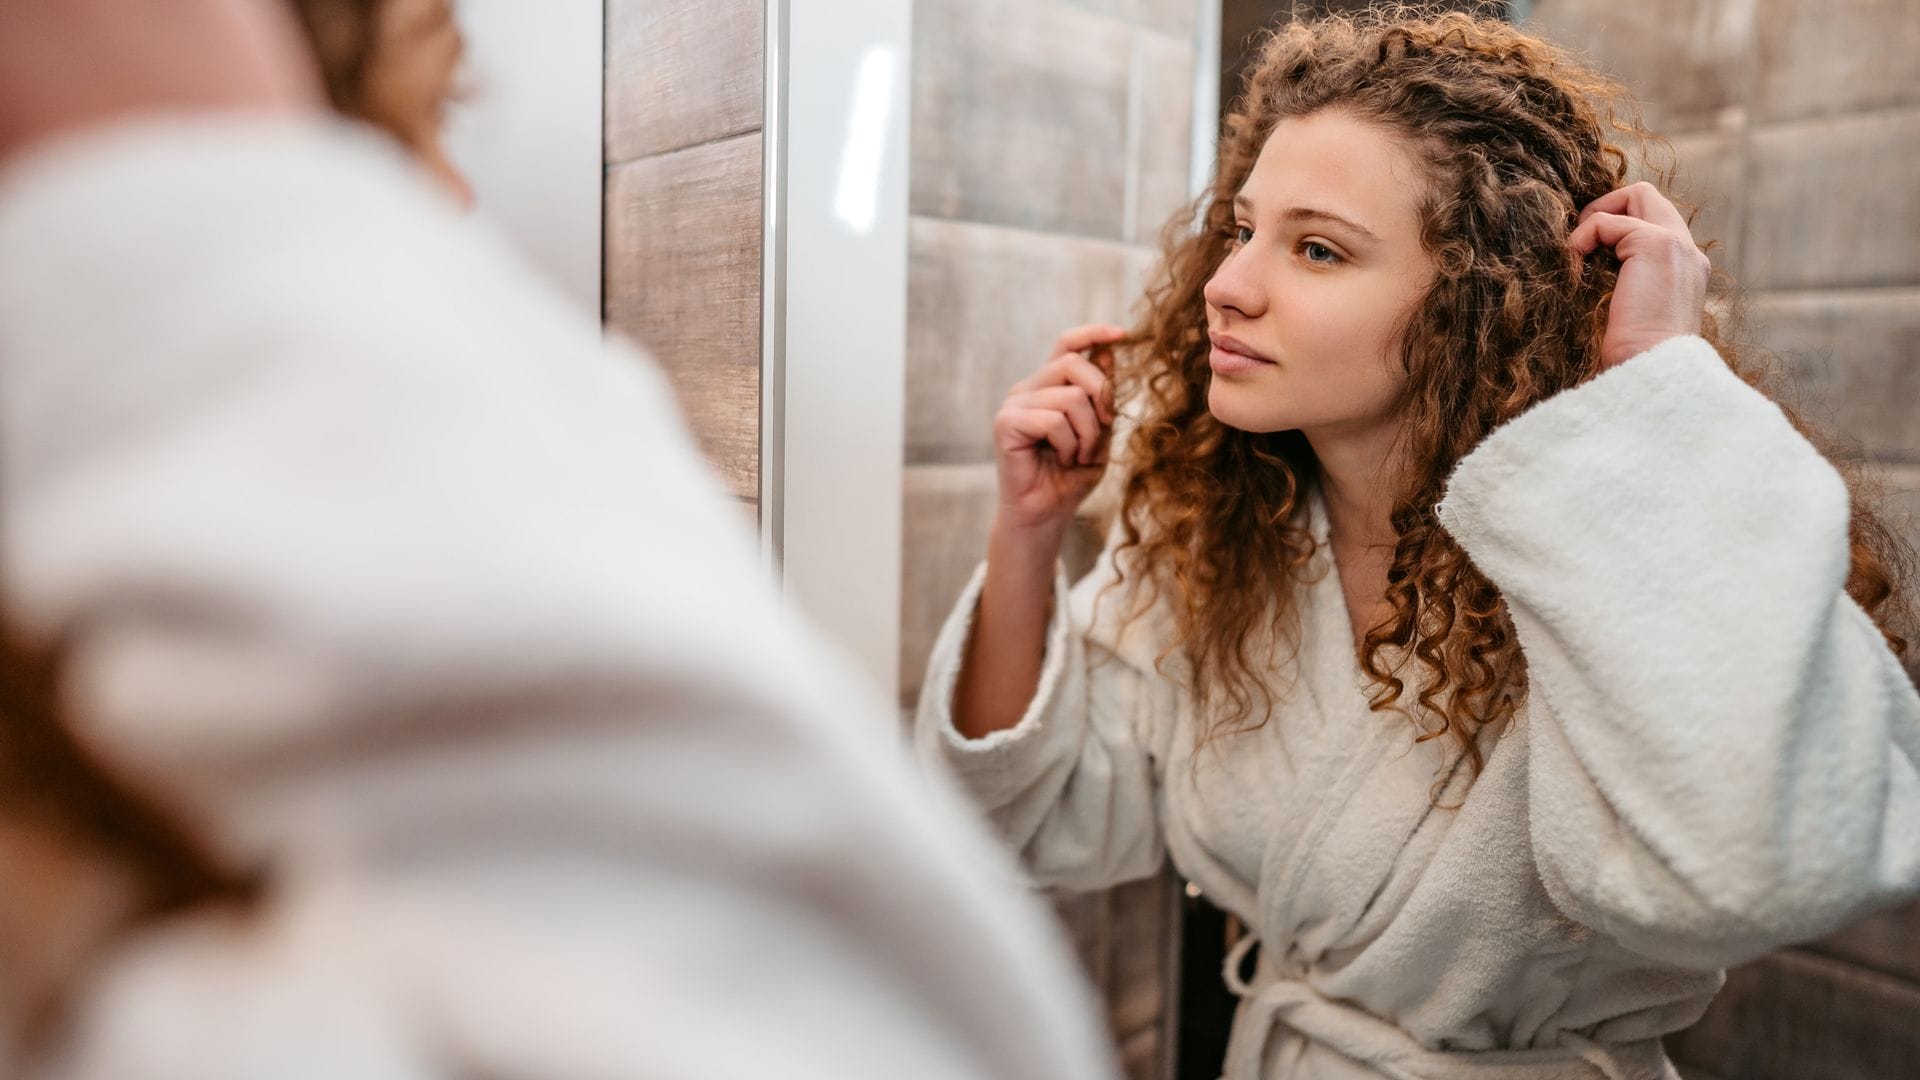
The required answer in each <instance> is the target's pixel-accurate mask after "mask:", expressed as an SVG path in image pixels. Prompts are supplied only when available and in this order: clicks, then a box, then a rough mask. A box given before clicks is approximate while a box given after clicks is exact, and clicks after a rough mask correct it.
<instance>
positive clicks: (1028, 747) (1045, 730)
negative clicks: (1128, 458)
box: [915, 548, 1175, 890]
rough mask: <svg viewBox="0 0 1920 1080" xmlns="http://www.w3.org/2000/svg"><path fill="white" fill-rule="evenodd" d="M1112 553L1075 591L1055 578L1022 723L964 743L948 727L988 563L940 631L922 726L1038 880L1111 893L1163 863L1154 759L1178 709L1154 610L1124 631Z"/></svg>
mask: <svg viewBox="0 0 1920 1080" xmlns="http://www.w3.org/2000/svg"><path fill="white" fill-rule="evenodd" d="M1113 565H1114V564H1113V558H1112V550H1111V548H1109V550H1108V552H1107V553H1104V554H1102V556H1101V557H1100V560H1099V562H1098V563H1097V564H1096V566H1095V568H1094V570H1093V571H1092V572H1091V573H1089V574H1088V575H1087V576H1086V577H1084V578H1082V579H1081V580H1080V582H1079V583H1078V584H1077V585H1075V586H1073V587H1072V588H1069V587H1068V584H1067V579H1066V575H1065V573H1064V571H1057V572H1056V575H1055V582H1054V587H1053V607H1052V615H1051V617H1050V619H1049V623H1048V628H1047V645H1046V648H1047V654H1046V659H1045V661H1044V664H1043V666H1042V668H1041V673H1040V685H1039V688H1038V690H1037V691H1036V693H1035V694H1034V698H1033V702H1032V703H1031V704H1030V705H1029V706H1028V707H1027V711H1026V714H1025V715H1024V716H1022V717H1021V719H1020V722H1019V723H1018V724H1016V725H1014V726H1013V727H1011V728H1007V729H1004V730H1001V731H996V732H993V733H992V734H989V735H987V736H986V737H984V738H980V739H968V738H966V737H965V736H963V735H961V734H960V733H959V731H958V730H956V729H955V727H954V725H953V693H954V687H955V685H956V683H957V682H958V679H959V674H960V667H961V661H962V658H963V656H964V654H965V651H966V645H967V639H968V635H969V634H970V633H971V631H972V628H973V616H974V611H975V610H976V608H977V607H978V606H979V602H980V592H981V588H982V587H983V585H984V584H985V581H986V566H985V565H984V564H982V565H981V566H980V567H979V568H978V569H977V570H976V571H975V572H974V575H973V579H972V580H971V581H970V582H968V584H967V587H966V589H965V591H963V592H962V593H961V595H960V600H959V602H958V603H956V604H955V605H954V609H953V613H952V614H951V615H950V616H949V617H948V619H947V622H946V624H945V625H944V626H943V627H942V628H941V631H940V635H939V637H938V639H937V641H936V644H935V645H934V650H933V656H932V658H931V660H930V662H929V664H928V670H927V678H926V682H925V684H924V686H923V688H922V690H921V695H920V705H919V711H918V715H917V717H916V720H915V740H916V743H917V746H918V749H919V751H920V753H921V755H922V758H923V759H924V760H927V761H929V762H931V763H934V764H936V766H940V767H946V768H950V769H951V770H952V771H953V773H954V774H955V775H957V776H958V778H959V779H960V781H961V784H962V785H963V786H964V787H965V788H966V789H967V790H969V791H970V792H971V793H972V795H973V797H974V798H975V800H976V801H977V802H979V804H980V805H981V806H982V807H983V808H984V809H985V810H986V812H987V815H988V818H989V819H990V821H991V822H992V824H993V826H994V828H995V830H996V831H997V832H998V833H999V834H1000V836H1001V837H1002V839H1003V840H1005V841H1006V842H1007V843H1008V844H1009V845H1011V846H1012V848H1013V849H1014V850H1016V851H1018V852H1019V854H1020V862H1021V866H1022V867H1023V868H1024V870H1025V871H1026V873H1027V874H1028V875H1029V876H1030V877H1031V879H1032V881H1033V883H1035V884H1038V885H1043V886H1050V887H1059V888H1064V889H1071V890H1092V889H1100V888H1106V887H1108V886H1111V885H1116V884H1119V883H1121V882H1125V881H1131V880H1134V879H1136V878H1143V877H1146V876H1148V875H1150V874H1152V873H1153V872H1154V871H1155V870H1157V869H1158V868H1159V866H1160V860H1161V858H1162V853H1163V843H1162V833H1161V828H1160V810H1161V806H1160V803H1161V800H1160V789H1159V782H1158V777H1157V767H1156V757H1158V758H1160V759H1162V760H1163V759H1164V754H1165V750H1166V747H1165V746H1164V739H1165V738H1166V737H1167V736H1166V732H1167V730H1168V728H1169V727H1170V724H1169V721H1170V719H1171V717H1172V716H1173V710H1174V708H1175V688H1174V686H1173V684H1172V683H1171V682H1170V681H1169V680H1168V679H1167V678H1165V677H1164V676H1163V675H1161V674H1160V672H1159V671H1158V670H1157V668H1156V665H1155V661H1156V659H1157V655H1156V652H1157V651H1156V650H1155V649H1154V648H1153V646H1152V645H1151V644H1150V635H1149V632H1148V628H1149V626H1150V625H1151V614H1149V615H1148V616H1146V617H1144V618H1143V619H1142V620H1139V621H1134V622H1132V624H1131V625H1129V626H1124V627H1123V626H1122V625H1121V624H1122V623H1124V622H1126V620H1125V619H1124V618H1123V616H1124V615H1125V614H1127V613H1128V611H1129V608H1128V606H1127V605H1129V604H1130V599H1129V597H1128V594H1127V593H1126V592H1125V591H1124V587H1117V588H1114V589H1112V590H1110V591H1106V595H1105V596H1104V597H1103V596H1102V595H1101V594H1102V592H1103V590H1105V589H1106V586H1107V585H1108V584H1109V583H1110V582H1111V581H1112V580H1113V577H1114V573H1113Z"/></svg>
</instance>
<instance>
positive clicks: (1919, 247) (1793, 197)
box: [1740, 108, 1920, 289]
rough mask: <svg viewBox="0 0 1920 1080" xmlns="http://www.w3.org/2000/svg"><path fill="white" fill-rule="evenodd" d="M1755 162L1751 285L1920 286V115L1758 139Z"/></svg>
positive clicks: (1916, 111)
mask: <svg viewBox="0 0 1920 1080" xmlns="http://www.w3.org/2000/svg"><path fill="white" fill-rule="evenodd" d="M1752 155H1753V159H1752V165H1751V167H1750V169H1749V171H1748V175H1749V176H1750V177H1751V180H1752V187H1751V189H1750V192H1749V195H1748V202H1747V209H1746V217H1745V233H1746V235H1745V237H1744V238H1743V240H1742V246H1743V250H1742V252H1741V256H1740V257H1741V262H1742V265H1743V267H1744V271H1745V275H1746V278H1747V283H1748V284H1749V285H1751V286H1753V287H1755V288H1773V289H1792V288H1833V287H1836V286H1842V285H1911V284H1916V283H1920V242H1916V237H1920V108H1911V109H1902V110H1897V111H1892V112H1879V113H1869V114H1866V115H1862V116H1851V117H1845V118H1839V119H1833V120H1828V121H1817V122H1812V123H1805V124H1783V125H1779V126H1774V127H1767V128H1762V129H1757V130H1755V132H1754V133H1753V137H1752Z"/></svg>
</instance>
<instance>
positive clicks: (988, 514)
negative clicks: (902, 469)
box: [900, 464, 995, 705]
mask: <svg viewBox="0 0 1920 1080" xmlns="http://www.w3.org/2000/svg"><path fill="white" fill-rule="evenodd" d="M994 484H995V481H994V471H993V466H992V465H990V464H988V465H957V466H956V465H932V466H914V465H910V466H908V467H907V473H906V490H905V491H904V493H903V497H902V501H903V513H904V515H905V520H904V521H903V522H902V526H903V527H902V530H901V545H902V550H901V583H900V694H901V698H902V701H903V702H904V703H906V704H909V705H911V704H912V703H913V702H915V701H917V700H918V699H919V694H920V684H921V682H922V681H923V680H924V679H925V678H926V672H927V654H928V653H929V652H931V651H932V649H933V639H934V637H935V635H937V634H938V633H939V632H940V626H941V624H942V623H944V622H945V621H946V618H947V614H948V612H950V611H951V610H952V609H953V603H954V601H955V600H956V599H958V598H959V595H960V590H961V588H962V587H963V586H965V585H966V583H967V577H968V575H970V574H972V573H973V569H974V567H975V566H977V565H979V562H980V560H981V559H983V558H985V557H986V554H987V527H988V526H989V525H990V524H992V520H993V499H994V490H995V488H994Z"/></svg>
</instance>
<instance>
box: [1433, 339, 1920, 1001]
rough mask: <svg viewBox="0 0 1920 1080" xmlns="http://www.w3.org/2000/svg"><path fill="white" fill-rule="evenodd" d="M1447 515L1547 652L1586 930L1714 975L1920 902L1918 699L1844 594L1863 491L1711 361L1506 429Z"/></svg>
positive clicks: (1536, 734) (1672, 368)
mask: <svg viewBox="0 0 1920 1080" xmlns="http://www.w3.org/2000/svg"><path fill="white" fill-rule="evenodd" d="M1439 511H1440V517H1441V520H1442V522H1443V523H1444V524H1445V526H1446V527H1447V529H1448V530H1449V531H1450V532H1451V533H1452V534H1453V536H1454V537H1456V538H1457V539H1458V540H1459V542H1460V543H1461V545H1462V546H1463V547H1464V548H1465V549H1466V551H1467V553H1468V554H1469V556H1470V557H1471V558H1472V559H1473V561H1474V563H1475V565H1477V566H1478V567H1479V568H1480V569H1481V570H1482V571H1483V572H1484V573H1486V574H1487V576H1488V577H1489V578H1490V579H1491V580H1492V581H1493V582H1494V583H1495V584H1496V585H1497V586H1498V587H1499V589H1500V590H1501V592H1502V593H1503V595H1504V596H1505V598H1506V601H1507V604H1508V606H1509V608H1510V610H1511V612H1512V616H1513V621H1514V624H1515V627H1516V629H1517V631H1518V633H1519V640H1520V644H1521V647H1522V648H1523V650H1524V651H1525V654H1526V657H1527V664H1528V670H1529V678H1530V689H1529V694H1530V704H1529V707H1528V718H1527V720H1526V721H1525V722H1526V723H1527V724H1528V725H1529V728H1530V731H1529V737H1528V739H1527V742H1528V745H1529V747H1530V760H1529V777H1530V780H1529V791H1530V795H1529V801H1530V809H1529V816H1530V819H1531V820H1530V831H1531V837H1532V843H1533V847H1534V851H1535V858H1536V860H1537V862H1538V865H1539V868H1540V873H1541V876H1542V879H1543V881H1544V883H1545V885H1546V887H1547V889H1548V891H1549V893H1550V894H1551V895H1552V897H1553V899H1554V901H1555V902H1556V903H1557V904H1558V905H1560V906H1561V908H1562V909H1563V910H1564V911H1565V912H1566V913H1567V914H1569V915H1570V916H1571V917H1573V918H1575V919H1577V920H1579V921H1581V922H1583V923H1586V924H1587V925H1590V926H1592V927H1594V928H1596V929H1597V930H1599V931H1600V932H1602V933H1606V934H1610V935H1612V936H1614V937H1615V938H1617V939H1618V940H1619V941H1621V942H1622V943H1623V944H1625V945H1626V946H1627V947H1629V948H1633V949H1635V950H1637V951H1641V952H1644V953H1646V954H1648V955H1650V956H1656V957H1659V958H1661V959H1664V960H1670V961H1672V962H1675V963H1680V964H1685V965H1690V966H1698V967H1701V968H1715V967H1724V966H1731V965H1733V964H1736V963H1739V962H1741V961H1743V960H1745V959H1748V958H1750V957H1753V956H1755V955H1757V954H1759V953H1762V952H1764V951H1766V950H1768V949H1770V948H1774V947H1777V946H1779V945H1781V944H1785V943H1787V942H1791V941H1797V940H1806V939H1811V938H1814V937H1818V936H1821V935H1823V934H1825V933H1827V932H1829V931H1831V930H1833V929H1835V928H1837V927H1839V926H1840V925H1842V924H1844V923H1846V922H1847V921H1849V920H1850V919H1852V918H1853V917H1855V916H1857V915H1859V914H1861V913H1863V912H1865V911H1866V910H1868V909H1870V908H1873V907H1875V906H1878V905H1883V904H1887V903H1891V902H1894V901H1896V900H1898V899H1900V898H1903V897H1905V896H1907V895H1910V894H1911V893H1912V892H1914V890H1915V889H1916V887H1920V781H1917V780H1916V769H1915V765H1916V761H1920V698H1917V697H1916V695H1915V691H1914V687H1913V684H1912V683H1911V681H1910V680H1909V679H1908V676H1907V674H1906V672H1905V671H1903V670H1902V668H1901V665H1900V663H1899V661H1898V660H1897V659H1896V657H1895V656H1894V654H1893V653H1892V651H1891V650H1890V649H1889V648H1888V646H1887V644H1886V642H1885V640H1884V639H1883V638H1882V636H1881V634H1880V631H1879V630H1878V629H1877V628H1876V627H1875V626H1874V624H1873V622H1872V621H1871V620H1870V619H1869V618H1868V617H1867V615H1866V614H1865V612H1864V611H1862V609H1861V608H1860V607H1859V606H1858V605H1857V604H1856V603H1854V601H1853V600H1852V599H1850V598H1849V597H1848V596H1847V594H1846V592H1845V590H1844V583H1845V581H1846V577H1847V572H1848V565H1849V549H1848V502H1847V492H1846V488H1845V486H1844V484H1843V482H1842V480H1841V477H1840V475H1839V474H1838V473H1837V472H1836V471H1835V469H1834V468H1833V467H1832V466H1831V465H1830V464H1829V463H1828V462H1827V461H1826V460H1825V459H1824V458H1823V457H1822V456H1821V455H1820V454H1819V453H1818V452H1816V450H1815V449H1814V447H1813V446H1812V445H1810V444H1809V443H1808V442H1807V441H1806V440H1805V439H1804V438H1802V437H1801V436H1800V435H1799V434H1798V433H1796V432H1795V431H1794V430H1793V428H1792V427H1791V426H1790V424H1789V423H1788V421H1787V419H1786V417H1785V416H1784V415H1783V414H1782V413H1781V412H1780V410H1779V408H1778V407H1777V406H1775V405H1774V404H1773V403H1772V402H1770V401H1769V400H1768V399H1767V398H1765V397H1764V396H1762V395H1761V394H1759V393H1758V392H1756V391H1755V390H1753V389H1752V388H1750V387H1748V386H1747V385H1746V384H1745V383H1743V382H1742V381H1741V380H1740V379H1739V378H1738V377H1736V376H1735V375H1734V374H1733V373H1732V372H1731V371H1730V370H1729V369H1728V368H1727V366H1726V364H1725V363H1724V362H1723V361H1722V360H1721V358H1720V357H1719V356H1718V355H1717V354H1716V353H1715V352H1714V350H1713V349H1712V348H1711V347H1710V346H1709V345H1708V344H1707V343H1706V342H1705V341H1703V340H1701V339H1699V338H1695V337H1686V338H1677V339H1674V340H1671V341H1668V342H1665V343H1663V344H1661V345H1659V346H1657V347H1655V348H1653V349H1651V350H1648V351H1647V352H1646V353H1643V354H1641V355H1640V356H1638V357H1635V358H1634V359H1632V360H1629V361H1627V362H1626V363H1625V364H1622V365H1621V366H1619V367H1618V368H1616V369H1613V370H1610V371H1608V372H1605V373H1603V374H1602V375H1600V376H1599V377H1597V378H1596V379H1594V380H1593V381H1591V382H1590V383H1588V384H1585V385H1583V386H1581V387H1579V388H1577V389H1574V390H1571V391H1568V392H1566V393H1563V394H1561V395H1559V396H1557V397H1554V398H1552V399H1550V400H1548V401H1547V402H1545V403H1543V404H1541V405H1539V406H1538V407H1536V408H1534V409H1533V410H1531V411H1529V412H1528V413H1526V414H1525V415H1523V416H1521V417H1519V418H1518V419H1516V420H1514V421H1513V422H1511V423H1509V424H1507V425H1505V426H1503V427H1502V428H1500V429H1499V430H1497V431H1495V432H1494V433H1493V434H1492V435H1491V436H1490V437H1489V438H1488V439H1487V440H1486V442H1485V443H1484V444H1483V445H1481V446H1480V447H1478V448H1477V449H1475V450H1474V451H1473V453H1471V454H1469V455H1468V456H1467V457H1466V458H1465V459H1464V460H1463V461H1462V462H1461V463H1460V465H1459V467H1458V469H1457V471H1456V472H1455V474H1454V476H1453V478H1452V480H1451V482H1450V485H1449V489H1448V492H1447V495H1446V498H1445V500H1444V501H1443V502H1442V504H1441V506H1440V507H1439Z"/></svg>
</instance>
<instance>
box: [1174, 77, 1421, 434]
mask: <svg viewBox="0 0 1920 1080" xmlns="http://www.w3.org/2000/svg"><path fill="white" fill-rule="evenodd" d="M1423 194H1424V192H1423V190H1422V186H1421V181H1420V171H1419V166H1418V164H1417V162H1416V160H1415V158H1414V157H1413V156H1412V154H1411V153H1409V152H1408V150H1407V149H1406V148H1405V146H1404V138H1403V137H1401V136H1397V135H1395V134H1393V133H1391V132H1390V131H1389V130H1388V129H1386V128H1384V127H1382V126H1380V125H1377V124H1373V123H1370V122H1367V121H1363V120H1359V119H1356V118H1354V117H1353V116H1351V115H1349V114H1347V113H1345V112H1341V111H1338V110H1323V111H1321V112H1317V113H1313V114H1311V115H1309V116H1305V117H1297V118H1290V119H1286V120H1282V121H1281V122H1280V123H1279V124H1278V125H1277V126H1276V127H1275V128H1274V130H1273V134H1272V135H1271V136H1270V137H1269V138H1268V139H1267V143H1266V145H1265V146H1264V147H1262V148H1261V151H1260V156H1259V158H1258V160H1257V161H1256V162H1255V163H1254V167H1253V171H1252V173H1251V174H1250V175H1249V176H1248V177H1247V182H1246V184H1245V185H1244V186H1243V187H1242V188H1241V189H1240V194H1239V196H1238V197H1237V198H1236V200H1235V215H1236V220H1237V222H1238V225H1237V231H1236V235H1235V238H1234V240H1233V248H1232V251H1231V252H1230V253H1229V254H1228V256H1227V259H1226V261H1225V262H1224V263H1223V264H1221V266H1220V269H1219V270H1218V271H1217V272H1216V273H1215V274H1214V276H1213V278H1212V280H1210V281H1209V282H1207V287H1206V301H1207V325H1208V329H1209V330H1210V331H1211V332H1212V335H1213V341H1214V349H1213V353H1212V357H1211V361H1212V367H1213V378H1212V383H1211V385H1210V387H1209V390H1208V395H1207V405H1208V408H1209V410H1210V411H1211V412H1212V413H1213V415H1214V416H1215V417H1217V418H1219V420H1220V421H1221V422H1222V423H1225V424H1227V425H1228V426H1230V427H1235V428H1239V429H1241V430H1244V431H1255V432H1268V431H1290V430H1296V429H1297V430H1299V431H1301V432H1302V433H1304V434H1306V435H1307V436H1308V438H1309V439H1310V440H1315V441H1318V439H1319V438H1321V437H1325V438H1330V439H1331V438H1346V437H1351V436H1364V435H1369V434H1373V433H1375V432H1376V431H1380V430H1385V429H1387V428H1388V427H1389V426H1390V425H1392V424H1393V422H1394V421H1395V419H1396V417H1397V414H1398V410H1399V404H1400V401H1401V395H1402V391H1403V390H1404V388H1405V385H1406V375H1405V373H1404V371H1403V368H1402V363H1401V356H1400V343H1401V332H1402V328H1403V326H1404V323H1405V320H1406V318H1407V316H1408V314H1409V313H1410V312H1411V311H1412V309H1413V305H1414V304H1415V302H1416V301H1417V300H1418V298H1419V297H1420V295H1421V294H1422V292H1423V291H1424V290H1425V289H1426V287H1427V286H1428V284H1429V283H1430V282H1431V280H1432V277H1433V267H1432V263H1431V261H1430V260H1429V259H1428V257H1427V254H1426V252H1425V250H1424V249H1423V248H1422V246H1421V243H1420V231H1421V228H1420V215H1419V204H1420V201H1421V198H1422V196H1423Z"/></svg>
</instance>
